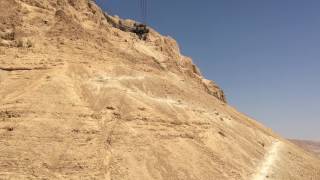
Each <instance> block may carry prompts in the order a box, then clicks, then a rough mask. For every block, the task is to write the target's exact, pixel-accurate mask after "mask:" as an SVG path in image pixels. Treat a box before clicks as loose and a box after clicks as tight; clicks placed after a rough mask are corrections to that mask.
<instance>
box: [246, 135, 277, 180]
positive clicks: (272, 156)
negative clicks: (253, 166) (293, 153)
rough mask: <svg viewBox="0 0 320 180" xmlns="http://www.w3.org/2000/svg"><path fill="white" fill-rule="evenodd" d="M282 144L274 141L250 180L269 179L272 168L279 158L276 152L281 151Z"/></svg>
mask: <svg viewBox="0 0 320 180" xmlns="http://www.w3.org/2000/svg"><path fill="white" fill-rule="evenodd" d="M281 146H282V143H281V142H280V141H275V142H274V143H273V144H272V145H271V147H270V149H269V151H268V153H267V154H266V156H265V158H264V161H263V162H262V164H261V165H260V166H259V167H258V169H257V173H256V174H255V175H254V176H253V178H252V180H266V179H269V178H268V176H269V175H270V174H271V173H272V166H273V164H274V162H275V161H276V160H277V159H278V158H279V157H278V154H279V153H278V152H279V150H280V149H281Z"/></svg>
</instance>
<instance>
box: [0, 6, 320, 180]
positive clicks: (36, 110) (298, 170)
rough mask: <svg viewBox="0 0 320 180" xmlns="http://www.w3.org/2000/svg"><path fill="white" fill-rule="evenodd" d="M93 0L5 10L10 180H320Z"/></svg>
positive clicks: (3, 75)
mask: <svg viewBox="0 0 320 180" xmlns="http://www.w3.org/2000/svg"><path fill="white" fill-rule="evenodd" d="M120 21H121V24H126V25H128V26H130V25H132V24H133V23H134V22H133V21H131V20H121V19H119V18H117V17H112V16H109V15H108V14H106V13H104V12H103V11H102V10H101V9H100V8H99V7H98V6H97V5H96V4H95V3H94V2H92V1H88V0H1V1H0V23H1V24H0V35H1V36H0V179H41V178H43V179H114V180H119V179H128V180H129V179H130V180H132V179H139V180H142V179H148V180H149V179H163V180H168V179H172V180H173V179H174V180H176V179H177V180H178V179H181V180H187V179H189V180H198V179H201V180H208V179H235V180H239V179H245V180H247V179H261V178H265V177H266V176H268V178H269V179H314V180H316V179H319V178H320V161H319V159H317V158H315V157H314V155H312V154H310V153H307V152H305V151H303V150H302V149H300V148H298V147H296V146H295V145H293V144H291V143H289V142H287V141H286V140H283V139H281V138H280V137H278V136H277V135H275V134H274V133H273V132H272V131H271V130H269V129H267V128H265V127H263V126H262V125H260V124H259V123H257V122H256V121H255V120H253V119H251V118H249V117H247V116H245V115H244V114H241V113H239V112H238V111H236V110H235V109H234V108H232V107H230V106H229V105H228V104H227V103H226V98H225V96H224V93H223V91H222V90H221V89H220V88H219V87H218V86H217V85H216V84H215V83H214V82H212V81H209V80H206V79H205V78H204V77H203V76H202V75H201V73H200V70H199V69H198V68H197V67H196V66H195V65H194V64H193V63H192V60H191V59H190V58H188V57H185V56H183V55H181V54H180V51H179V47H178V45H177V43H176V42H175V41H174V40H173V39H172V38H170V37H165V36H162V35H160V34H159V33H157V32H156V31H154V30H151V32H150V34H149V36H148V39H147V40H146V41H142V40H140V39H139V38H138V36H137V35H136V34H134V33H130V32H125V31H123V30H120V29H118V28H116V26H115V23H119V22H120Z"/></svg>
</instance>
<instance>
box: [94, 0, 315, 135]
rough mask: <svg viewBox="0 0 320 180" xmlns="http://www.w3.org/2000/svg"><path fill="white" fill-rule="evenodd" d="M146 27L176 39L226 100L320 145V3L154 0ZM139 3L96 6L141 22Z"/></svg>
mask: <svg viewBox="0 0 320 180" xmlns="http://www.w3.org/2000/svg"><path fill="white" fill-rule="evenodd" d="M148 1H149V2H148V10H149V12H148V24H149V25H150V26H152V27H153V28H155V29H156V30H157V31H159V32H160V33H162V34H164V35H170V36H172V37H173V38H175V39H176V40H177V41H178V42H179V44H180V47H181V50H182V53H183V54H184V55H187V56H190V57H192V58H193V60H194V62H195V63H196V64H197V65H198V66H199V67H200V69H201V71H202V73H203V74H204V75H205V76H206V78H208V79H212V80H214V81H216V82H217V83H218V84H219V85H220V86H221V87H222V88H223V89H224V91H225V92H226V94H227V98H228V101H229V103H230V104H231V105H233V106H235V107H237V109H239V110H240V111H242V112H244V113H246V114H247V115H249V116H251V117H253V118H255V119H257V120H259V121H260V122H262V123H263V124H265V125H267V126H268V127H270V128H272V129H273V130H275V131H276V132H277V133H279V134H281V135H283V136H285V137H289V138H299V139H313V140H320V116H319V114H320V10H319V9H320V1H319V0H307V1H302V0H241V1H239V0H200V1H195V0H174V1H173V0H161V1H160V0H148ZM139 2H140V0H97V3H98V4H99V5H100V6H101V7H102V8H103V9H104V10H106V11H107V12H108V13H110V14H117V15H119V16H120V17H122V18H130V19H135V20H140V19H141V15H140V14H141V12H140V10H139V7H140V5H139Z"/></svg>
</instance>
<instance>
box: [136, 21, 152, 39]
mask: <svg viewBox="0 0 320 180" xmlns="http://www.w3.org/2000/svg"><path fill="white" fill-rule="evenodd" d="M149 32H150V30H149V29H148V27H147V25H145V24H136V23H135V24H134V30H133V33H136V34H137V35H138V36H139V38H140V39H141V40H144V41H145V40H147V37H148V33H149Z"/></svg>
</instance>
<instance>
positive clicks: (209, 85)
mask: <svg viewBox="0 0 320 180" xmlns="http://www.w3.org/2000/svg"><path fill="white" fill-rule="evenodd" d="M202 82H203V84H204V86H205V88H206V90H207V92H208V93H209V94H211V95H212V96H215V97H217V98H218V99H219V100H221V101H222V102H225V103H226V102H227V99H226V96H225V94H224V92H223V90H222V89H221V88H220V87H219V86H218V85H216V84H215V83H214V82H213V81H211V80H207V79H202Z"/></svg>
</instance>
